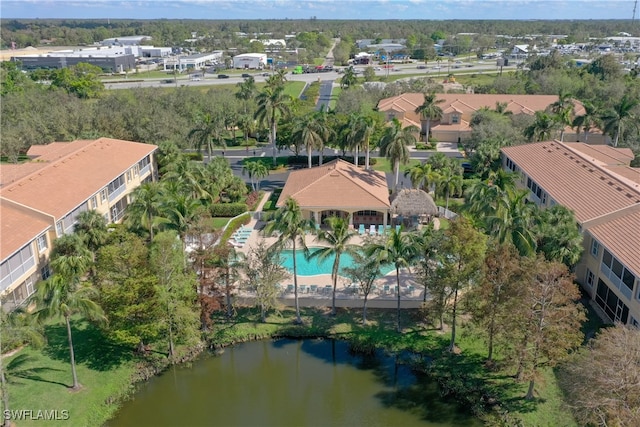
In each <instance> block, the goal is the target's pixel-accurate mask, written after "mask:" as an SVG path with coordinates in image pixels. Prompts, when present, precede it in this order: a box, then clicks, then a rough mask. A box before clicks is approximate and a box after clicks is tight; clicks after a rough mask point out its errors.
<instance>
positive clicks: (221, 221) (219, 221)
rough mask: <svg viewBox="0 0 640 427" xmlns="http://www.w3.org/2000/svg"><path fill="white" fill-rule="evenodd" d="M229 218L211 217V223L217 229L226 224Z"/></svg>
mask: <svg viewBox="0 0 640 427" xmlns="http://www.w3.org/2000/svg"><path fill="white" fill-rule="evenodd" d="M230 219H231V218H213V221H212V224H213V228H214V229H216V230H218V229H221V228H222V227H224V226H225V225H227V223H228V222H229V220H230Z"/></svg>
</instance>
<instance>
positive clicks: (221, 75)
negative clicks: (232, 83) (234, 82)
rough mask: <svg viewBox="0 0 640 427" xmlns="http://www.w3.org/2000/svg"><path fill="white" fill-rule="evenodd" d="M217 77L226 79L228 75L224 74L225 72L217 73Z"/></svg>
mask: <svg viewBox="0 0 640 427" xmlns="http://www.w3.org/2000/svg"><path fill="white" fill-rule="evenodd" d="M218 78H219V79H228V78H229V76H228V75H226V74H218Z"/></svg>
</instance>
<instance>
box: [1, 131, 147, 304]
mask: <svg viewBox="0 0 640 427" xmlns="http://www.w3.org/2000/svg"><path fill="white" fill-rule="evenodd" d="M156 150H157V146H155V145H151V144H142V143H137V142H131V141H122V140H117V139H110V138H100V139H96V140H80V141H74V142H54V143H51V144H48V145H34V146H32V147H31V148H30V149H29V151H28V153H27V154H28V156H29V158H30V159H31V161H30V162H26V163H21V164H15V165H13V164H7V165H2V168H1V169H0V229H1V234H0V298H2V305H3V308H5V309H12V308H14V307H15V306H17V305H19V304H21V303H23V302H24V300H25V299H26V298H27V297H28V296H29V295H30V294H32V293H33V291H34V289H35V284H36V283H37V282H38V281H39V280H42V279H46V278H47V277H49V275H50V274H51V270H50V267H49V254H50V250H51V247H52V243H53V241H54V240H55V239H56V238H57V237H60V236H62V235H64V234H68V233H71V232H73V227H74V225H75V223H76V221H77V217H78V215H79V214H80V213H81V212H84V211H87V210H96V211H97V212H99V213H100V214H101V215H103V217H104V218H105V221H106V222H113V223H115V222H120V221H121V220H122V216H123V214H124V210H125V208H126V207H127V205H128V204H129V202H130V200H129V195H130V193H131V192H132V191H133V190H134V189H135V188H136V187H138V186H139V185H140V184H141V183H143V182H146V181H151V180H155V179H156V176H157V167H156V162H155V152H156Z"/></svg>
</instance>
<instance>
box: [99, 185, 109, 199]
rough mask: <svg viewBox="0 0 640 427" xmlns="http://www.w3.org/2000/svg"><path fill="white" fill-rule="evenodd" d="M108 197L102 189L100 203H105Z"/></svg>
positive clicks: (104, 189)
mask: <svg viewBox="0 0 640 427" xmlns="http://www.w3.org/2000/svg"><path fill="white" fill-rule="evenodd" d="M108 196H109V193H108V192H107V189H106V188H103V189H102V191H100V201H101V202H105V201H106V200H107V197H108Z"/></svg>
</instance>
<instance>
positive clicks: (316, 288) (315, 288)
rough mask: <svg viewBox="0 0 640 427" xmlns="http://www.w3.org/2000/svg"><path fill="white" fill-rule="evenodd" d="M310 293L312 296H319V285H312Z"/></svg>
mask: <svg viewBox="0 0 640 427" xmlns="http://www.w3.org/2000/svg"><path fill="white" fill-rule="evenodd" d="M309 291H310V292H311V293H312V294H317V293H318V285H311V286H310V287H309Z"/></svg>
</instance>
